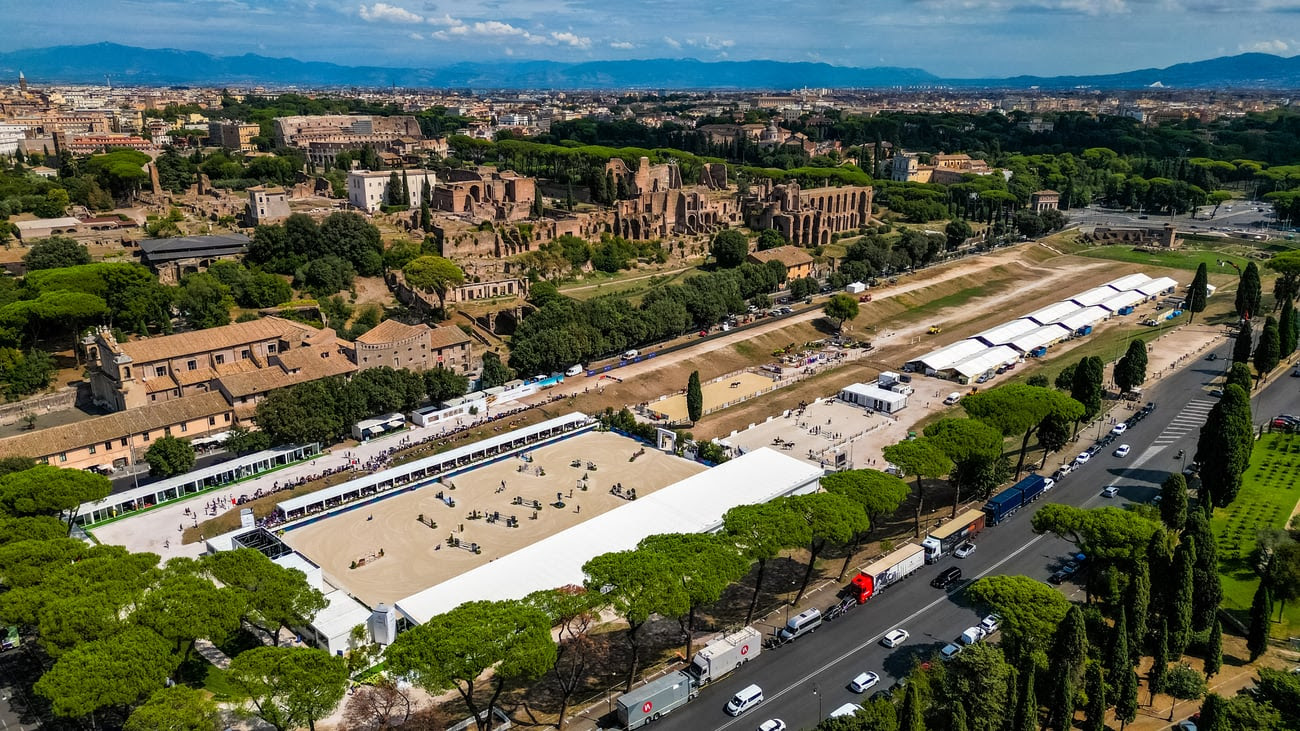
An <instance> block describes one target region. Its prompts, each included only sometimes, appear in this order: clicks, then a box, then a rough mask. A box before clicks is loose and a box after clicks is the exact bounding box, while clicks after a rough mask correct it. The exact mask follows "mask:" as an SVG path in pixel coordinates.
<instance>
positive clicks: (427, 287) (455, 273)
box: [402, 255, 465, 309]
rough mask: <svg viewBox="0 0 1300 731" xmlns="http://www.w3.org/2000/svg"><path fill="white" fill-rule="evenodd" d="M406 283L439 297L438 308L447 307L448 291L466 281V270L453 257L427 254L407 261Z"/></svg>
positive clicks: (405, 269)
mask: <svg viewBox="0 0 1300 731" xmlns="http://www.w3.org/2000/svg"><path fill="white" fill-rule="evenodd" d="M402 274H403V275H404V276H405V277H406V283H407V284H409V285H411V286H412V287H414V288H415V289H418V290H422V291H425V292H430V293H432V294H434V295H436V296H437V297H438V308H439V309H446V303H447V292H448V291H450V290H451V289H452V288H453V287H457V286H460V285H461V284H464V283H465V272H463V271H461V268H460V267H459V266H456V263H455V262H453V261H452V260H451V259H444V258H443V257H441V256H432V255H425V256H420V257H417V258H415V259H412V260H411V261H409V262H407V264H406V266H404V267H402Z"/></svg>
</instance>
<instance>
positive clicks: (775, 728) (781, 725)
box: [758, 718, 785, 731]
mask: <svg viewBox="0 0 1300 731" xmlns="http://www.w3.org/2000/svg"><path fill="white" fill-rule="evenodd" d="M758 731H785V721H782V720H781V719H779V718H769V719H767V720H766V721H764V722H762V723H760V724H758Z"/></svg>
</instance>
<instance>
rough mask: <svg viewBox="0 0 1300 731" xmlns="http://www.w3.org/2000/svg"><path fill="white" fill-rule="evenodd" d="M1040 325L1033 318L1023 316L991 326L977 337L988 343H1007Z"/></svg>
mask: <svg viewBox="0 0 1300 731" xmlns="http://www.w3.org/2000/svg"><path fill="white" fill-rule="evenodd" d="M1038 326H1039V325H1038V323H1036V322H1034V321H1033V320H1029V319H1026V318H1023V317H1022V318H1020V319H1019V320H1012V321H1011V322H1004V323H1002V324H1001V325H998V326H997V327H991V328H989V329H988V330H985V331H984V332H982V333H980V334H979V335H976V336H975V337H977V338H979V339H980V340H982V341H984V342H985V343H986V344H987V345H1006V344H1007V343H1009V342H1011V341H1012V340H1015V339H1016V338H1017V337H1020V336H1021V335H1024V334H1025V333H1027V332H1029V331H1030V330H1034V329H1035V328H1037V327H1038Z"/></svg>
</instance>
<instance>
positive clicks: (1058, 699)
mask: <svg viewBox="0 0 1300 731" xmlns="http://www.w3.org/2000/svg"><path fill="white" fill-rule="evenodd" d="M1052 701H1053V702H1052V708H1051V713H1050V718H1049V719H1048V722H1049V723H1050V724H1051V726H1052V728H1057V729H1061V731H1069V729H1070V728H1071V727H1073V726H1074V680H1073V679H1071V678H1070V673H1067V672H1058V673H1057V674H1056V682H1055V684H1054V685H1053V687H1052Z"/></svg>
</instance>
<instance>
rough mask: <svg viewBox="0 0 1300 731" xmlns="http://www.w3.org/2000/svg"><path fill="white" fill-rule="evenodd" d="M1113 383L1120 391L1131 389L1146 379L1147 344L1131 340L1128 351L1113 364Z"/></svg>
mask: <svg viewBox="0 0 1300 731" xmlns="http://www.w3.org/2000/svg"><path fill="white" fill-rule="evenodd" d="M1114 377H1115V385H1116V386H1118V387H1119V390H1120V391H1131V390H1133V389H1134V388H1135V387H1137V386H1141V385H1142V383H1143V382H1145V381H1146V380H1147V344H1146V343H1144V342H1143V341H1141V340H1133V341H1131V342H1129V344H1128V351H1127V352H1126V353H1124V357H1123V358H1120V359H1119V362H1118V363H1116V364H1115V374H1114Z"/></svg>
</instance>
